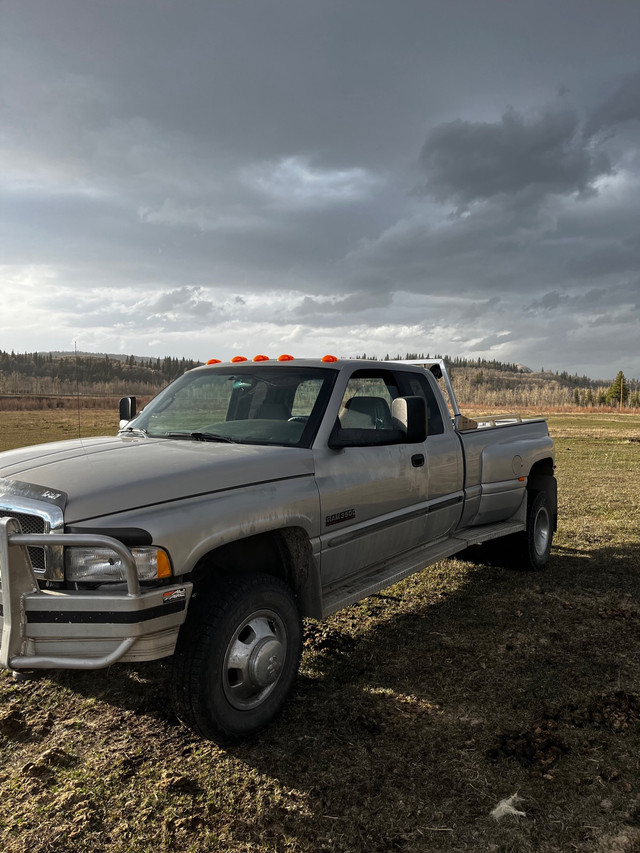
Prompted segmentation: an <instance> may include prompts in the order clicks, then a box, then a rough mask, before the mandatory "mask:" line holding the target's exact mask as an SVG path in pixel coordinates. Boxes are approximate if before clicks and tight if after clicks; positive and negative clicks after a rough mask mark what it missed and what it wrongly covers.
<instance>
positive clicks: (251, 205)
mask: <svg viewBox="0 0 640 853" xmlns="http://www.w3.org/2000/svg"><path fill="white" fill-rule="evenodd" d="M0 39H1V43H0V66H1V67H0V164H1V168H0V196H1V210H0V286H1V294H2V309H1V311H0V349H5V350H10V349H15V350H19V351H31V350H35V349H40V350H50V349H72V348H73V345H74V342H75V343H76V344H77V347H78V349H81V350H90V351H95V352H104V351H108V352H124V353H135V354H136V355H152V356H163V355H167V354H170V355H175V356H185V357H190V358H198V359H203V360H204V359H207V358H209V357H214V356H215V357H217V358H222V359H227V358H230V357H231V356H233V355H236V354H243V355H247V356H252V355H254V354H256V353H265V354H267V355H271V356H277V355H279V354H280V353H282V352H291V353H293V354H294V355H298V356H303V355H308V356H317V355H323V354H324V353H326V352H332V353H335V354H337V355H343V356H346V355H353V354H361V353H363V352H367V353H369V354H374V355H378V356H384V355H385V354H386V353H387V352H389V353H392V354H395V353H397V352H401V353H405V352H406V351H418V352H429V353H431V354H434V353H446V354H448V355H451V356H456V355H458V356H467V357H470V358H476V357H486V358H496V359H499V360H502V361H512V362H522V363H524V364H527V365H529V366H530V367H532V368H533V369H536V370H539V369H540V368H541V367H544V368H545V369H553V370H568V371H569V372H571V373H574V372H578V373H579V374H583V373H584V374H587V375H590V376H592V377H593V378H606V377H611V376H613V375H615V373H616V372H617V371H618V370H620V369H621V370H624V372H625V375H627V376H628V377H634V376H635V377H640V146H639V143H640V49H639V45H640V3H638V2H635V0H535V2H533V0H91V2H88V0H0Z"/></svg>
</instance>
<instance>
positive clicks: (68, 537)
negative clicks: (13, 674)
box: [0, 517, 140, 669]
mask: <svg viewBox="0 0 640 853" xmlns="http://www.w3.org/2000/svg"><path fill="white" fill-rule="evenodd" d="M45 544H46V545H75V546H78V547H85V548H91V547H102V548H109V549H110V550H112V551H115V553H116V554H118V556H119V557H120V558H121V559H122V562H123V564H124V567H125V575H126V581H127V597H129V598H132V599H133V598H140V581H139V580H138V573H137V570H136V564H135V561H134V558H133V555H132V553H131V551H129V549H128V548H127V547H126V546H125V545H123V544H122V542H119V541H118V540H117V539H112V538H111V537H110V536H99V535H97V534H95V535H94V534H91V535H86V536H85V535H82V534H75V533H22V532H21V528H20V523H19V522H18V521H17V520H16V519H15V518H11V517H5V518H0V589H1V590H2V612H1V615H2V619H3V623H2V639H1V643H0V667H3V668H4V669H17V668H19V669H101V668H104V667H107V666H110V665H111V664H112V663H115V662H116V661H118V660H120V658H122V657H123V656H124V655H125V654H126V653H127V652H128V651H129V649H130V648H131V646H132V645H133V644H134V643H135V641H136V638H135V637H127V638H125V639H123V640H122V641H121V642H120V643H119V645H118V646H117V648H116V649H114V650H113V651H112V652H110V653H109V654H108V655H104V656H102V657H98V658H92V659H91V661H90V663H88V662H87V659H86V658H81V657H78V658H75V659H74V658H68V657H65V658H57V657H45V656H42V655H29V654H24V653H23V646H24V638H23V627H24V622H25V619H26V617H25V607H24V598H25V596H26V595H30V596H33V595H37V594H40V595H44V593H43V592H42V591H41V590H40V587H39V586H38V582H37V580H36V576H35V574H34V571H33V567H32V565H31V560H30V558H29V553H28V550H27V549H28V548H30V547H42V546H43V545H45Z"/></svg>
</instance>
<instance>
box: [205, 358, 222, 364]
mask: <svg viewBox="0 0 640 853" xmlns="http://www.w3.org/2000/svg"><path fill="white" fill-rule="evenodd" d="M207 364H222V362H221V361H220V359H219V358H210V359H209V361H208V362H207Z"/></svg>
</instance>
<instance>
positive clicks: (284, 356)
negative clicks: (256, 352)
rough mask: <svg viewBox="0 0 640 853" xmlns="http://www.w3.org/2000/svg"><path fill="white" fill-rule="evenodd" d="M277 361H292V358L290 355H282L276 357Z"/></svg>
mask: <svg viewBox="0 0 640 853" xmlns="http://www.w3.org/2000/svg"><path fill="white" fill-rule="evenodd" d="M278 361H294V357H293V356H292V355H288V354H287V353H283V354H282V355H279V356H278Z"/></svg>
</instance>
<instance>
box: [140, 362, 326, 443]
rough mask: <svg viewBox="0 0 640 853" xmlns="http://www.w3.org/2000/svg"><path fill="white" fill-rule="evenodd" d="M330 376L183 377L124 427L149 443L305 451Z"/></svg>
mask: <svg viewBox="0 0 640 853" xmlns="http://www.w3.org/2000/svg"><path fill="white" fill-rule="evenodd" d="M335 376H336V372H335V371H333V370H325V369H322V368H296V367H288V366H287V367H285V366H280V367H277V368H271V369H269V368H265V367H260V368H255V367H242V368H236V369H233V370H232V369H223V370H221V369H219V368H211V369H210V370H206V371H200V370H197V371H192V372H189V373H185V374H184V376H181V377H180V378H179V379H176V381H175V382H172V383H171V385H169V386H168V387H167V388H165V389H164V391H162V392H161V393H160V394H158V396H157V397H155V398H154V399H153V400H152V401H151V402H150V403H149V405H148V406H147V407H146V408H145V409H143V411H142V412H141V413H140V414H139V415H138V417H136V418H134V419H133V420H132V421H130V422H129V423H128V424H127V427H126V429H125V432H126V431H137V430H142V431H144V432H145V433H146V434H147V435H149V436H151V437H154V438H185V439H193V440H200V441H231V442H238V443H240V444H274V445H287V446H292V447H309V446H310V445H311V442H312V441H313V438H314V436H315V434H316V431H317V429H318V425H319V421H320V418H321V415H322V411H323V408H324V405H325V404H326V401H327V400H328V398H329V393H330V391H331V387H332V385H333V382H334V380H335Z"/></svg>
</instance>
